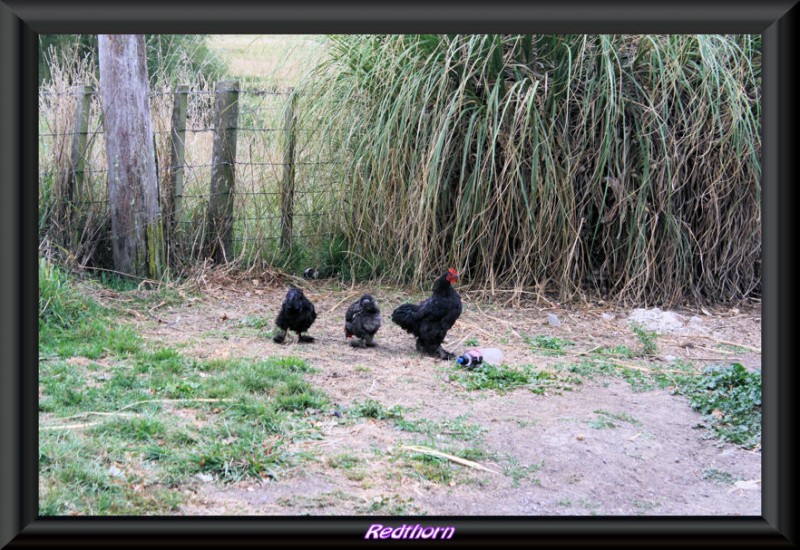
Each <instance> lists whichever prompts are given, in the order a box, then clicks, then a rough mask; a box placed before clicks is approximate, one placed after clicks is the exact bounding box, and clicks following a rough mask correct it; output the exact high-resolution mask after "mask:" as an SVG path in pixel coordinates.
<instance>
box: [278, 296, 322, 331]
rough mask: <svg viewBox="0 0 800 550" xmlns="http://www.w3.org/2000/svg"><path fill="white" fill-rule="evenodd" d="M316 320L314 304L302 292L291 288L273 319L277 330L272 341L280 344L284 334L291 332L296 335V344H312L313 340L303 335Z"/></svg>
mask: <svg viewBox="0 0 800 550" xmlns="http://www.w3.org/2000/svg"><path fill="white" fill-rule="evenodd" d="M316 318H317V312H316V310H315V309H314V304H312V303H311V301H310V300H309V299H308V298H306V297H305V294H303V291H302V290H300V289H299V288H293V289H291V290H289V292H287V293H286V298H285V299H284V300H283V304H281V310H280V311H279V312H278V317H277V318H276V319H275V326H276V327H277V330H276V331H275V336H273V337H272V340H273V341H274V342H276V343H278V344H282V343H283V341H284V340H285V339H286V332H287V331H289V330H293V331H295V332H296V333H297V341H298V342H313V341H314V339H313V338H312V337H311V336H308V335H303V333H304V332H306V331H307V330H308V329H309V327H311V325H312V324H313V323H314V319H316Z"/></svg>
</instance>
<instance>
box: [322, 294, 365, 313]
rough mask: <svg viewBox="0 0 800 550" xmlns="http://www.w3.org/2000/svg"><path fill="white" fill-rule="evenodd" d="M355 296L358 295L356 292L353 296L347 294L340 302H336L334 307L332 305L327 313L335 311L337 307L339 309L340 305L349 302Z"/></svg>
mask: <svg viewBox="0 0 800 550" xmlns="http://www.w3.org/2000/svg"><path fill="white" fill-rule="evenodd" d="M356 294H358V293H357V292H356V293H354V294H352V293H351V294H348V295H347V296H345V297H344V298H342V299H341V300H339V301H338V302H336V305H334V306H333V307H332V308H330V309H329V310H328V313H331V312H333V311H335V310H336V308H337V307H339V306H340V305H342V304H343V303H345V302H346V301H347V300H350V299H352V298H354V297H355V295H356Z"/></svg>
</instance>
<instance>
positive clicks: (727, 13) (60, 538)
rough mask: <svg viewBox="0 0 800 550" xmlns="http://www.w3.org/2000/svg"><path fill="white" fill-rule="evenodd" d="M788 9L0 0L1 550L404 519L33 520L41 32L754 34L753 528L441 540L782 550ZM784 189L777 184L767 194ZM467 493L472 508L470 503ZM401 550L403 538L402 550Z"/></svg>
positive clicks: (786, 520)
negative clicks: (757, 401)
mask: <svg viewBox="0 0 800 550" xmlns="http://www.w3.org/2000/svg"><path fill="white" fill-rule="evenodd" d="M796 4H797V0H779V1H772V2H744V1H737V2H715V1H710V0H698V1H693V2H688V1H686V0H673V1H671V2H665V1H663V0H658V1H656V2H649V3H647V2H641V3H640V2H625V1H619V0H617V1H614V2H605V1H598V2H591V0H583V1H580V0H559V1H557V2H538V3H536V2H511V1H508V0H501V1H496V2H485V3H464V2H461V3H455V2H443V1H442V0H438V1H426V2H420V1H419V0H410V1H405V2H397V1H396V0H391V1H390V2H383V3H380V4H379V3H378V2H375V3H361V2H356V1H351V2H349V3H347V4H341V3H333V2H328V3H326V2H322V1H309V0H294V1H292V2H285V3H277V2H260V3H257V4H256V3H254V2H242V1H241V0H233V1H228V2H219V3H212V2H199V3H198V2H192V3H188V2H178V1H175V0H163V1H158V2H153V1H152V0H140V1H139V2H130V1H128V0H124V1H122V2H118V3H113V4H111V3H108V4H107V3H105V2H103V1H96V0H91V1H82V2H62V3H58V2H52V1H43V0H31V1H27V2H24V4H23V2H21V1H13V0H11V1H9V0H0V209H1V210H0V238H1V239H2V248H0V250H2V252H3V255H2V257H1V258H2V260H3V261H0V304H2V308H1V309H0V311H2V313H1V314H0V315H2V317H0V326H1V327H2V330H0V449H1V450H0V453H2V454H1V455H0V547H4V546H5V545H9V547H17V546H24V545H41V544H47V545H68V544H69V545H80V546H108V545H113V544H119V543H124V544H126V545H134V544H135V545H145V544H153V543H166V544H180V545H182V546H197V547H209V546H212V547H213V546H223V545H224V546H226V547H227V546H234V545H251V546H252V545H254V544H261V545H272V544H276V543H301V542H302V543H316V544H325V545H332V544H343V543H347V544H352V543H358V542H359V541H363V537H364V534H365V532H366V530H367V528H368V527H369V525H371V524H372V523H380V522H384V523H389V524H391V525H399V524H401V523H402V522H403V521H405V522H408V521H409V519H408V518H407V519H405V520H404V519H403V518H399V517H382V516H364V517H355V516H353V517H345V518H323V517H270V516H267V517H247V518H245V517H237V518H218V517H212V518H204V517H180V518H177V517H159V518H139V517H137V518H128V517H125V518H120V517H111V518H108V517H104V518H86V517H83V518H65V517H58V518H51V517H41V518H40V517H38V471H37V467H38V452H37V449H38V437H37V426H38V409H37V400H36V396H37V384H38V382H37V380H38V369H37V359H36V358H37V349H38V348H37V327H38V324H37V323H38V321H37V315H36V313H35V312H36V311H37V308H36V307H35V305H34V304H36V303H37V296H38V284H37V273H38V270H37V231H36V227H37V221H36V219H37V208H36V203H37V176H36V174H37V163H38V159H37V151H38V145H37V128H38V125H37V124H36V121H37V120H38V111H37V88H38V75H37V71H38V64H37V54H38V35H39V34H49V33H98V32H105V33H173V34H177V33H191V34H194V33H212V34H223V33H231V34H251V33H252V34H256V33H257V34H318V33H332V32H336V33H383V32H393V33H398V32H400V33H405V32H410V33H419V32H432V33H446V32H468V33H473V32H475V33H487V32H512V33H514V32H525V33H565V32H576V33H637V34H638V33H690V32H691V33H761V34H762V36H763V39H762V44H763V51H762V54H763V65H762V68H763V70H762V75H763V80H762V82H763V94H762V101H763V109H762V113H763V127H762V138H763V141H762V165H763V173H762V207H763V208H762V235H763V248H762V251H763V263H762V265H763V270H762V281H763V284H762V288H763V292H762V305H763V308H762V309H763V310H762V349H763V350H764V351H763V355H762V364H763V365H764V366H765V368H764V369H763V376H762V379H763V397H762V402H763V451H762V480H763V482H762V516H760V517H740V518H736V517H716V516H715V517H636V518H634V517H617V516H613V517H609V516H606V517H580V518H577V517H532V518H509V517H452V516H424V517H420V518H415V519H412V520H410V521H412V522H419V523H424V524H431V525H453V526H455V527H456V534H455V536H454V538H453V539H452V540H450V541H449V543H450V544H459V543H462V544H475V543H484V544H502V543H506V542H517V543H522V542H525V543H527V544H536V545H540V544H548V545H556V544H557V545H569V544H582V545H594V544H596V545H600V544H605V545H607V544H618V545H629V544H636V545H643V544H659V545H664V544H670V545H671V544H684V543H695V544H699V545H725V546H742V545H744V546H750V545H759V546H761V545H765V544H773V545H787V546H788V545H793V543H794V542H795V541H796V532H795V528H794V525H793V523H794V504H795V495H796V491H795V489H796V484H795V474H794V458H795V456H796V455H795V453H794V448H793V443H794V435H795V434H794V430H793V423H792V420H793V419H794V414H793V413H794V400H793V397H794V396H793V395H792V393H793V390H794V389H795V388H796V385H795V375H794V372H793V371H794V364H793V363H792V358H793V356H792V351H793V350H792V349H791V348H790V342H791V340H792V338H793V337H792V334H794V331H793V328H794V326H793V317H794V316H793V313H794V311H793V309H792V307H791V306H792V305H794V299H793V298H794V288H793V283H794V281H793V280H792V278H791V272H790V265H791V259H792V255H793V254H792V248H791V244H792V243H791V236H792V235H794V232H793V229H794V228H795V227H796V222H795V220H796V218H797V217H798V216H797V214H796V213H795V212H793V210H794V209H795V208H796V207H797V206H798V203H797V202H795V201H794V200H792V197H794V196H796V193H795V192H794V188H795V186H797V185H798V181H797V180H796V179H795V178H794V177H793V176H794V175H795V172H796V171H795V166H796V160H795V159H796V156H797V154H796V152H795V151H796V149H797V147H796V145H795V141H794V136H793V131H794V130H795V129H796V128H800V126H798V124H797V122H798V121H797V112H796V106H795V102H796V98H797V97H798V96H797V93H796V92H797V88H796V86H795V84H794V81H793V72H794V71H795V69H796V64H795V58H794V57H793V55H794V54H793V51H794V48H793V47H792V46H793V45H794V42H795V41H794V37H795V33H796V29H797V19H798V16H797V13H798V8H797V5H796ZM781 183H782V185H781ZM476 498H480V497H479V494H476ZM400 544H403V543H400Z"/></svg>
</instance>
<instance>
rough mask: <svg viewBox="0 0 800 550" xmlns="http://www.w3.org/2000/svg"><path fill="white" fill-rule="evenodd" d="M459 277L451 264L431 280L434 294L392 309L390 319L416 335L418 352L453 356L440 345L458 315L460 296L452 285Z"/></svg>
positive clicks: (449, 357)
mask: <svg viewBox="0 0 800 550" xmlns="http://www.w3.org/2000/svg"><path fill="white" fill-rule="evenodd" d="M456 279H458V273H457V272H456V270H455V269H453V268H452V267H451V268H450V269H449V270H448V271H447V272H446V273H444V274H443V275H442V276H441V277H439V278H438V279H436V282H434V283H433V295H432V296H431V297H430V298H428V299H427V300H425V301H424V302H422V303H421V304H418V305H414V304H403V305H401V306H400V307H398V308H397V309H395V310H394V311H393V312H392V321H393V322H394V323H396V324H398V325H400V327H401V328H403V329H404V330H406V331H408V332H410V333H411V334H413V335H414V336H416V337H417V351H420V352H422V353H425V354H427V355H433V356H434V357H436V356H438V357H439V358H440V359H452V358H453V357H455V356H454V355H453V354H452V353H450V352H449V351H445V349H444V348H442V342H444V337H445V336H446V335H447V331H448V330H450V328H451V327H452V326H453V325H454V324H455V322H456V319H458V316H459V315H461V297H460V296H459V295H458V292H456V290H455V289H454V288H453V287H452V286H451V283H452V282H453V281H455V280H456Z"/></svg>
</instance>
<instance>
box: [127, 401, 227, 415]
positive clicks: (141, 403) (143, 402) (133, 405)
mask: <svg viewBox="0 0 800 550" xmlns="http://www.w3.org/2000/svg"><path fill="white" fill-rule="evenodd" d="M183 401H197V402H200V403H221V402H225V401H227V402H230V401H236V400H235V399H210V398H203V397H185V398H181V399H146V400H144V401H137V402H136V403H131V404H130V405H125V406H124V407H122V408H121V409H118V410H117V412H119V411H124V410H125V409H131V408H133V407H136V406H137V405H144V404H145V403H181V402H183Z"/></svg>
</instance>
